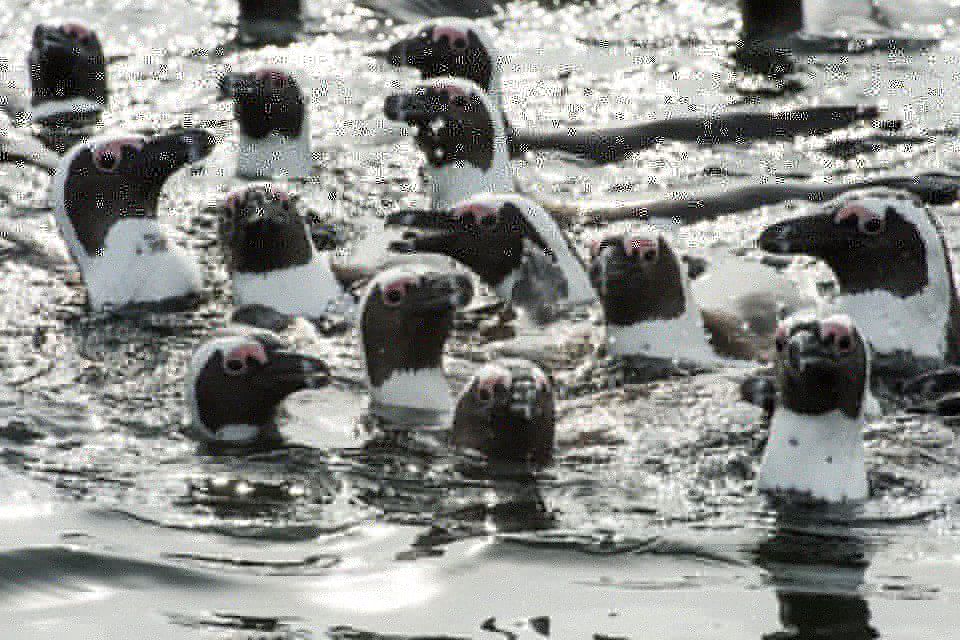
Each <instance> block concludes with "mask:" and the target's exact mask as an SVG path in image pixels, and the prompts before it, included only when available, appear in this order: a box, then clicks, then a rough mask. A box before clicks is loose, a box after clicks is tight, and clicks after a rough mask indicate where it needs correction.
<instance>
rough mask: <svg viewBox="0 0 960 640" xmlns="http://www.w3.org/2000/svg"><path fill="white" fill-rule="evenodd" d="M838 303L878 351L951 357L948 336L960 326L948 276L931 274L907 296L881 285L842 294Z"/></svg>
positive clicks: (879, 353) (923, 356)
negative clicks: (882, 287)
mask: <svg viewBox="0 0 960 640" xmlns="http://www.w3.org/2000/svg"><path fill="white" fill-rule="evenodd" d="M836 306H837V308H838V310H840V311H842V312H843V313H846V314H847V315H849V316H850V317H851V318H852V319H853V321H854V323H856V325H857V328H858V329H859V330H860V331H861V332H862V333H863V335H864V336H865V337H866V338H867V340H868V341H869V342H870V344H871V346H872V348H873V351H874V353H876V354H877V355H880V356H884V355H895V354H908V355H910V356H912V357H915V358H924V359H934V360H937V361H943V360H946V359H948V354H949V353H950V351H951V349H950V345H949V344H948V337H950V336H951V335H952V334H954V333H955V327H956V326H957V319H956V318H955V317H954V316H955V315H956V313H957V302H956V293H955V292H954V291H953V290H952V285H951V283H950V280H949V279H948V278H945V277H941V278H940V279H939V280H935V279H933V278H931V279H930V280H929V281H928V283H927V285H926V286H925V287H924V288H923V289H922V290H921V291H920V292H919V293H916V294H914V295H912V296H908V297H906V298H902V297H900V296H897V295H894V294H892V293H890V292H889V291H885V290H881V289H874V290H871V291H863V292H859V293H846V294H841V295H839V296H837V299H836ZM878 310H882V313H881V312H878Z"/></svg>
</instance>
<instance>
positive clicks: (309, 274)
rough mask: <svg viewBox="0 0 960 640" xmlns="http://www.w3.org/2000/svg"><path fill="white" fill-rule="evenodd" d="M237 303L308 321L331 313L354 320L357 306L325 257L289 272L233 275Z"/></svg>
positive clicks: (318, 257)
mask: <svg viewBox="0 0 960 640" xmlns="http://www.w3.org/2000/svg"><path fill="white" fill-rule="evenodd" d="M233 301H234V304H236V305H263V306H265V307H270V308H271V309H274V310H275V311H279V312H280V313H285V314H288V315H295V316H303V317H306V318H319V317H323V316H326V315H329V314H336V315H344V316H345V317H349V318H353V316H354V311H355V306H356V305H355V304H354V301H353V298H352V297H351V296H350V295H349V294H348V293H346V292H345V291H344V290H343V288H342V287H341V286H340V283H339V282H338V281H337V279H336V276H334V274H333V271H332V270H331V269H330V262H329V259H328V258H327V256H322V255H321V256H314V258H313V260H312V261H311V262H310V263H309V264H305V265H301V266H297V267H291V268H289V269H278V270H276V271H271V272H269V273H235V274H233Z"/></svg>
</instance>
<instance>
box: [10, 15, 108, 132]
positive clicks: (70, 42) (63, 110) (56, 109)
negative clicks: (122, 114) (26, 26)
mask: <svg viewBox="0 0 960 640" xmlns="http://www.w3.org/2000/svg"><path fill="white" fill-rule="evenodd" d="M28 62H29V64H30V83H31V88H32V93H33V96H32V99H31V103H30V104H31V107H30V112H31V118H32V120H33V122H35V123H39V124H43V125H46V126H70V127H75V126H79V125H85V124H91V123H93V122H96V121H97V120H98V119H99V118H100V114H101V113H103V111H104V110H105V109H106V108H107V66H106V58H105V57H104V55H103V47H102V46H101V44H100V39H99V38H98V37H97V34H96V32H94V31H93V30H92V29H91V28H90V27H88V26H86V25H83V24H80V23H79V22H65V23H63V24H60V25H46V24H39V25H37V26H36V28H35V29H34V31H33V47H32V49H31V50H30V55H29V59H28Z"/></svg>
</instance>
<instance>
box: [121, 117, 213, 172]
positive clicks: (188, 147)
mask: <svg viewBox="0 0 960 640" xmlns="http://www.w3.org/2000/svg"><path fill="white" fill-rule="evenodd" d="M216 144H217V141H216V138H214V137H213V134H211V133H210V132H208V131H206V130H204V129H181V130H178V131H176V132H172V133H167V134H163V135H158V136H154V137H153V138H150V139H148V140H147V142H146V144H145V145H144V147H143V151H142V152H141V154H140V157H141V158H142V159H143V163H144V165H143V167H142V169H143V173H144V175H145V176H148V177H153V178H159V179H166V178H167V177H169V176H170V175H171V174H173V173H174V172H175V171H177V170H178V169H181V168H182V167H184V166H186V165H188V164H192V163H194V162H197V161H199V160H202V159H203V158H206V157H207V156H208V155H210V152H211V151H213V147H214V146H215V145H216Z"/></svg>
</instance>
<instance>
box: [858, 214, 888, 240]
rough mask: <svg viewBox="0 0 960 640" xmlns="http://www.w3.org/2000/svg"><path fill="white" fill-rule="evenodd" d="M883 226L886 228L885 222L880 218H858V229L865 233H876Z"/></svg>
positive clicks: (882, 228) (879, 231) (881, 229)
mask: <svg viewBox="0 0 960 640" xmlns="http://www.w3.org/2000/svg"><path fill="white" fill-rule="evenodd" d="M884 228H886V223H885V222H884V220H883V219H882V218H877V217H873V218H867V219H866V220H860V231H862V232H863V233H865V234H867V235H870V236H872V235H876V234H878V233H881V232H882V231H883V230H884Z"/></svg>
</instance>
